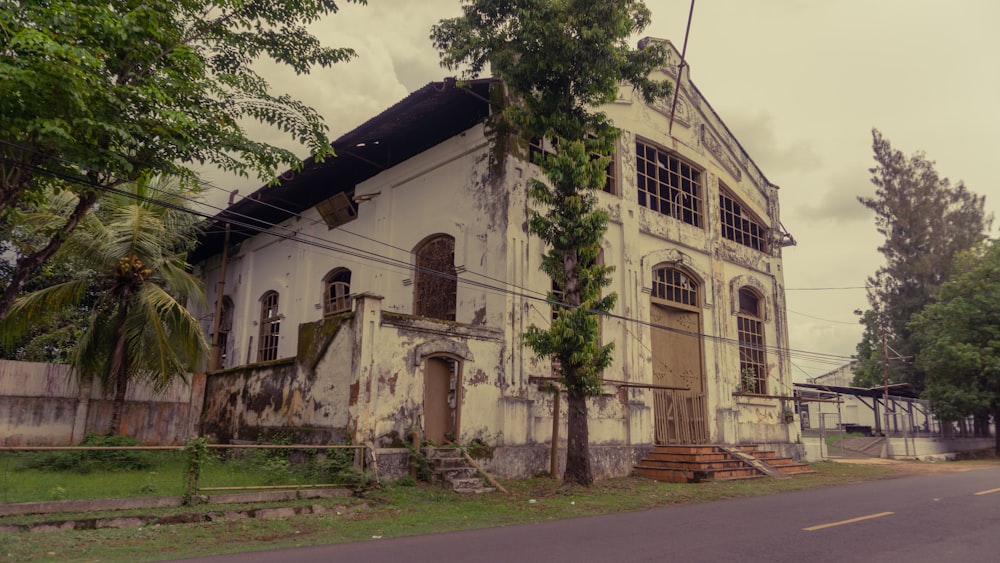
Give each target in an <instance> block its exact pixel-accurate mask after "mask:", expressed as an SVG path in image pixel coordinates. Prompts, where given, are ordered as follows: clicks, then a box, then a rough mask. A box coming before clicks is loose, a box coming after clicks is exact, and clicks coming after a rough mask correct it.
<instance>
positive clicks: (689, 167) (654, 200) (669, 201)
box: [635, 138, 706, 229]
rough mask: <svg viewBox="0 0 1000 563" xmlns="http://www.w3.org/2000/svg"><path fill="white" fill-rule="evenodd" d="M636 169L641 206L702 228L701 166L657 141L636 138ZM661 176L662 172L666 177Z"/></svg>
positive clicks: (702, 191)
mask: <svg viewBox="0 0 1000 563" xmlns="http://www.w3.org/2000/svg"><path fill="white" fill-rule="evenodd" d="M635 171H636V191H637V201H638V203H639V206H640V207H644V208H646V209H649V210H651V211H655V212H657V213H659V214H661V215H666V216H668V217H671V218H673V219H676V220H678V221H681V222H683V223H686V224H688V225H691V226H692V227H696V228H699V229H704V228H705V224H706V220H705V219H706V218H705V185H704V174H705V170H704V169H703V168H701V167H700V166H696V165H695V164H694V163H693V162H691V161H689V160H687V159H685V158H682V157H681V156H679V155H678V154H676V153H674V152H671V151H669V150H667V149H665V148H663V147H661V146H659V145H657V144H656V143H652V142H649V141H646V140H645V139H641V138H636V140H635ZM685 171H687V174H686V175H685V174H684V172H685ZM661 175H665V178H664V177H661ZM672 182H675V183H672ZM685 183H686V184H685ZM685 186H686V188H685ZM664 194H666V196H665V195H664ZM682 196H685V197H682ZM685 199H687V200H688V201H689V202H688V203H687V204H685V203H683V202H684V200H685ZM678 200H679V201H681V202H682V203H681V204H680V205H678V204H677V202H678ZM664 208H666V211H664Z"/></svg>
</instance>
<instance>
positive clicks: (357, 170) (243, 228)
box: [189, 78, 497, 263]
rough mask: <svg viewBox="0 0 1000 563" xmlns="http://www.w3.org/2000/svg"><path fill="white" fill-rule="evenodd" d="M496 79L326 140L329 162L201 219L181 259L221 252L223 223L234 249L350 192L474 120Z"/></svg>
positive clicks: (431, 89)
mask: <svg viewBox="0 0 1000 563" xmlns="http://www.w3.org/2000/svg"><path fill="white" fill-rule="evenodd" d="M496 81H497V80H496V79H494V78H483V79H477V80H471V81H462V82H458V81H456V80H455V79H445V80H444V81H443V82H431V83H430V84H427V85H426V86H424V87H423V88H420V89H418V90H416V91H414V92H413V93H411V94H410V95H409V96H407V97H405V98H403V99H402V100H400V101H399V102H397V103H396V104H395V105H393V106H392V107H390V108H389V109H387V110H385V111H383V112H382V113H380V114H378V115H376V116H375V117H373V118H371V119H369V120H368V121H366V122H365V123H363V124H362V125H360V126H358V127H356V128H355V129H353V130H352V131H350V132H348V133H346V134H344V135H342V136H341V137H340V138H338V139H337V140H336V141H334V142H333V143H332V146H333V150H334V152H335V153H336V156H335V157H331V158H327V159H326V160H324V161H323V162H316V161H315V160H313V159H312V158H311V157H310V158H308V159H306V160H305V161H303V165H302V169H301V170H300V171H299V172H292V171H287V172H285V173H284V174H282V175H281V176H280V177H279V179H278V181H277V183H275V184H273V185H272V184H267V185H264V186H261V187H260V188H259V189H258V190H257V191H255V192H253V193H252V194H250V195H249V196H247V197H245V198H243V199H241V200H240V201H238V202H236V203H235V204H233V205H231V206H229V207H228V208H226V209H225V210H223V211H222V212H220V213H219V214H218V215H216V216H214V217H213V218H211V219H209V220H208V224H207V225H206V226H205V229H204V231H203V234H202V235H201V236H200V237H199V239H198V245H197V247H196V248H195V250H194V251H192V253H191V255H190V257H189V260H190V261H191V262H192V263H196V262H200V261H202V260H204V259H206V258H208V257H210V256H214V255H215V254H218V253H220V252H222V246H223V241H224V233H225V226H226V224H229V225H230V229H231V232H230V244H237V243H239V242H241V241H243V240H246V239H248V238H250V237H252V236H254V235H255V234H257V233H259V232H262V231H266V230H268V229H269V228H271V227H272V226H274V225H276V224H278V223H281V222H282V221H284V220H286V219H288V218H289V217H293V216H296V215H298V214H300V213H302V212H303V211H305V210H307V209H310V208H312V207H314V206H315V205H316V204H318V203H320V202H321V201H324V200H326V199H328V198H330V197H332V196H334V195H336V194H337V193H347V194H348V195H349V196H350V195H353V193H354V187H355V186H356V185H358V184H359V183H361V182H364V181H365V180H367V179H369V178H371V177H373V176H375V175H377V174H379V173H380V172H382V171H383V170H387V169H389V168H392V167H393V166H396V165H397V164H399V163H401V162H403V161H405V160H407V159H409V158H411V157H413V156H416V155H417V154H420V153H421V152H423V151H425V150H427V149H429V148H431V147H433V146H435V145H437V144H439V143H442V142H444V141H445V140H447V139H449V138H451V137H453V136H455V135H457V134H459V133H461V132H463V131H465V130H467V129H469V128H471V127H473V126H475V125H477V124H479V123H482V122H483V121H484V120H485V119H486V118H487V117H488V116H489V111H490V103H489V100H490V88H491V86H492V85H493V84H494V83H495V82H496Z"/></svg>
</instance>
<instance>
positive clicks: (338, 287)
mask: <svg viewBox="0 0 1000 563" xmlns="http://www.w3.org/2000/svg"><path fill="white" fill-rule="evenodd" d="M350 310H351V271H350V270H348V269H347V268H337V269H335V270H333V271H331V272H330V273H328V274H327V275H326V277H324V278H323V315H324V316H329V315H336V314H338V313H346V312H347V311H350Z"/></svg>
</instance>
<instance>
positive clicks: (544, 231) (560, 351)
mask: <svg viewBox="0 0 1000 563" xmlns="http://www.w3.org/2000/svg"><path fill="white" fill-rule="evenodd" d="M649 19H650V13H649V10H648V9H647V8H646V6H645V5H644V4H643V3H642V2H641V1H630V2H621V1H617V0H601V1H593V0H568V1H565V0H511V1H506V2H498V1H496V0H466V1H465V2H463V15H462V16H460V17H457V18H452V19H448V20H443V21H441V22H440V23H439V24H438V25H436V26H434V28H433V29H432V31H431V39H432V40H433V41H434V45H435V46H436V47H437V48H438V50H439V51H440V54H441V61H442V64H443V65H444V66H446V67H448V68H449V69H457V68H460V67H464V68H466V69H467V70H466V75H467V76H470V77H475V76H478V75H479V74H480V73H481V72H482V71H483V70H485V69H487V68H489V69H491V71H492V72H494V73H495V74H496V75H497V76H498V77H499V78H500V79H501V80H502V82H503V88H504V89H505V92H504V93H505V94H506V99H505V100H504V103H502V104H499V105H497V107H495V108H494V109H495V111H494V120H493V123H492V124H491V127H490V131H491V134H492V143H493V153H494V155H496V153H497V150H498V148H499V149H502V150H506V148H507V147H508V146H509V141H510V137H512V136H515V137H518V136H519V137H520V138H523V139H542V138H544V139H549V140H550V141H551V142H552V145H553V147H555V154H554V155H552V156H548V157H543V158H542V159H541V161H540V162H538V164H539V165H540V166H541V170H542V173H543V175H544V177H545V181H539V180H532V181H531V183H530V185H529V196H530V198H531V199H532V201H534V202H535V203H536V204H537V207H536V208H535V209H532V211H531V215H530V218H529V228H530V230H531V232H532V233H534V234H536V235H538V236H539V238H541V239H542V241H543V242H544V243H545V244H546V245H547V247H548V248H547V251H546V252H545V254H544V256H543V258H542V270H544V271H545V273H546V274H547V275H548V276H549V278H551V279H552V281H553V283H554V285H555V286H557V287H558V288H559V289H560V293H561V294H562V295H561V298H560V297H559V296H557V295H556V294H550V296H549V300H550V301H551V302H552V303H553V306H554V307H556V314H555V318H554V319H553V321H552V324H551V326H550V327H549V328H548V329H543V328H539V327H536V326H532V327H530V328H529V329H528V331H527V332H526V333H525V334H524V335H523V339H524V342H525V344H526V345H527V346H529V347H530V348H531V349H532V350H533V351H534V352H535V353H536V354H538V355H539V356H542V357H549V358H553V359H555V360H558V362H559V366H560V378H561V380H562V383H563V385H564V386H565V388H566V390H567V393H568V394H569V397H570V401H571V403H574V405H575V406H574V407H573V408H574V409H575V410H574V411H572V413H573V414H574V417H573V418H574V420H578V421H580V423H578V424H574V423H571V424H570V425H569V429H568V434H569V435H568V439H569V441H570V443H571V444H578V446H576V447H574V448H572V451H569V452H568V455H567V463H566V468H567V470H566V479H567V480H569V481H573V482H578V483H580V484H585V485H589V484H590V483H591V482H592V481H593V475H592V473H591V470H590V465H589V457H588V455H589V454H588V452H587V448H588V445H587V420H586V413H585V410H586V403H585V402H584V401H583V398H585V397H592V396H596V395H597V394H599V393H600V388H601V371H602V370H603V369H604V368H606V367H607V366H608V365H610V363H611V351H612V346H613V344H607V345H603V346H602V345H601V343H600V332H599V329H598V320H597V316H596V314H599V313H602V312H607V311H610V310H611V308H612V307H613V306H614V303H615V297H616V296H615V295H614V294H608V295H604V296H602V289H603V288H605V287H607V286H608V285H609V284H610V275H611V271H612V270H611V268H608V267H605V266H602V265H600V264H598V256H599V254H600V250H601V246H600V245H601V241H602V239H603V237H604V232H605V230H606V225H607V221H608V218H607V216H606V215H605V214H604V213H603V212H601V211H600V210H598V209H597V197H596V196H595V192H596V191H598V190H600V189H601V186H603V184H604V178H605V175H604V169H605V167H606V166H607V164H608V159H609V158H610V155H611V154H612V152H613V148H614V140H615V138H616V137H617V134H618V132H617V130H616V129H615V128H614V126H613V124H612V123H611V121H610V120H609V119H608V117H607V116H606V115H605V114H604V113H602V112H601V111H599V110H596V109H595V108H598V107H600V106H602V105H604V104H607V103H611V102H613V101H614V100H615V99H616V98H617V96H618V92H619V87H620V84H621V83H622V82H630V83H631V84H632V86H633V87H634V88H635V89H636V90H638V91H639V92H640V93H641V94H642V96H643V98H644V99H645V100H647V101H652V100H654V99H657V98H661V97H664V96H666V95H667V94H669V92H670V90H671V85H670V84H669V83H667V82H665V81H656V80H653V79H651V78H650V74H651V72H652V71H653V70H654V69H656V68H658V67H662V66H663V65H664V62H665V58H666V51H665V49H664V47H663V46H662V45H660V44H656V43H653V44H652V45H649V46H648V47H647V48H645V49H643V50H635V49H632V48H631V47H629V45H628V43H627V42H628V41H629V39H630V37H632V36H633V35H635V34H637V33H639V32H641V31H642V30H643V29H645V27H646V26H647V25H648V24H649ZM592 155H597V158H592ZM494 165H496V162H494ZM576 415H580V416H576Z"/></svg>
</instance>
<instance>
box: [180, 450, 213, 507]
mask: <svg viewBox="0 0 1000 563" xmlns="http://www.w3.org/2000/svg"><path fill="white" fill-rule="evenodd" d="M184 457H185V458H186V459H187V464H186V470H185V472H184V504H192V503H193V502H194V499H195V498H196V496H197V495H198V488H199V487H200V485H201V472H202V470H203V469H204V467H205V463H206V462H207V461H208V440H207V439H206V438H205V437H204V436H198V437H196V438H191V439H190V440H188V441H187V442H185V444H184Z"/></svg>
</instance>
